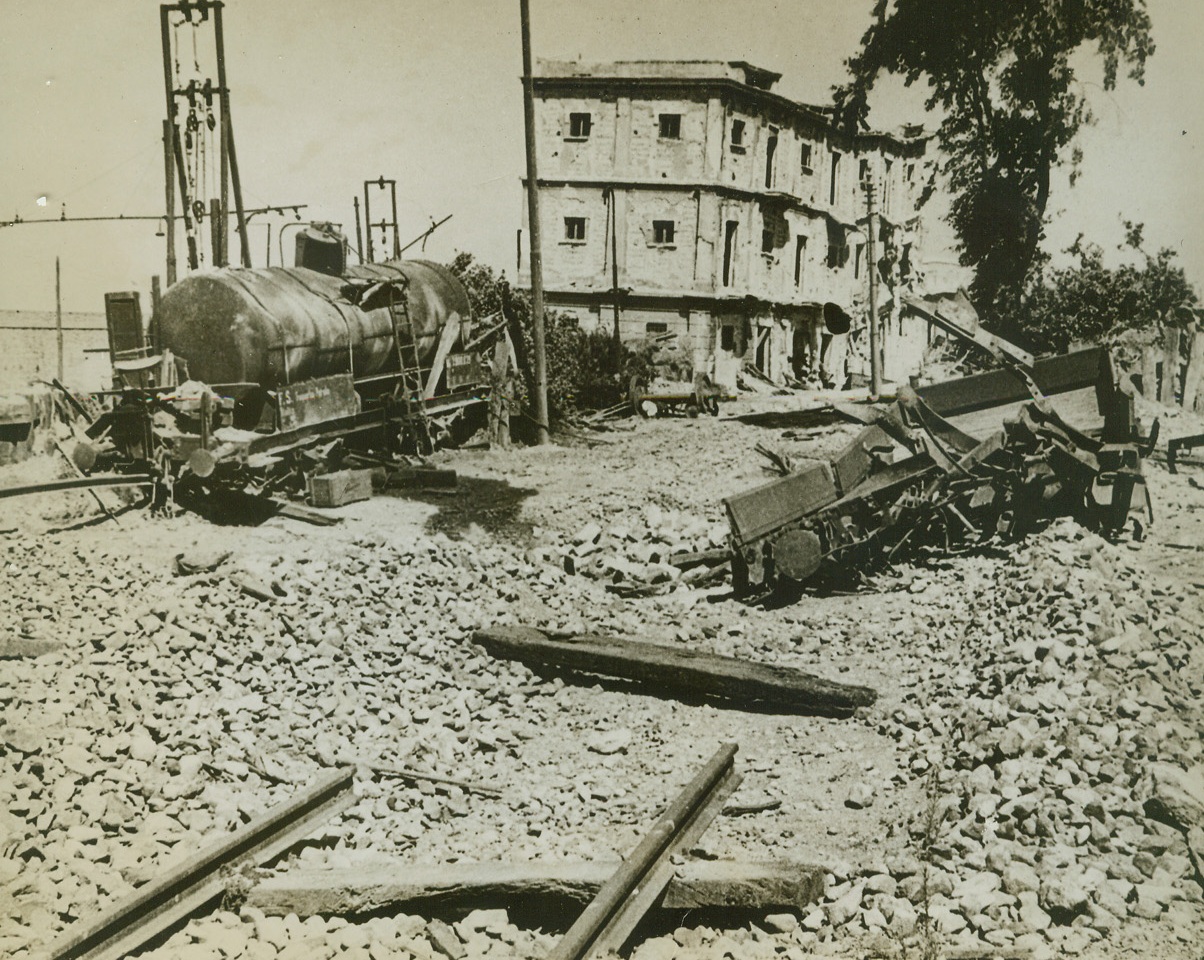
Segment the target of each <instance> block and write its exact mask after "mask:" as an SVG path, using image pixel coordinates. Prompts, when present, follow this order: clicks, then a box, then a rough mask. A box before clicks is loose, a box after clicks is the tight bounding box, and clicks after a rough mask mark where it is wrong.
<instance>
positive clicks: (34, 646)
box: [0, 637, 63, 660]
mask: <svg viewBox="0 0 1204 960" xmlns="http://www.w3.org/2000/svg"><path fill="white" fill-rule="evenodd" d="M62 648H63V645H62V644H61V643H59V642H58V641H57V640H37V639H34V638H32V637H5V638H3V639H0V660H23V659H26V658H33V657H40V656H43V655H44V654H47V653H54V651H56V650H61V649H62Z"/></svg>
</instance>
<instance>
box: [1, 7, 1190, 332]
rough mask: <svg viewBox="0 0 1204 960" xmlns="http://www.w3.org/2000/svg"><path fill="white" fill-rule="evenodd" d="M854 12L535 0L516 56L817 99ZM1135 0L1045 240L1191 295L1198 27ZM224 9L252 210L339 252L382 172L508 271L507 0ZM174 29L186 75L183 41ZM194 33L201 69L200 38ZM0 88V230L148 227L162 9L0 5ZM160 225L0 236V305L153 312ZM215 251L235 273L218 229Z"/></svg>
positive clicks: (416, 204)
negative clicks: (745, 84)
mask: <svg viewBox="0 0 1204 960" xmlns="http://www.w3.org/2000/svg"><path fill="white" fill-rule="evenodd" d="M872 5H873V2H872V0H789V2H787V0H782V2H779V0H740V2H738V3H735V2H732V0H571V2H569V0H560V2H557V0H531V19H532V42H533V48H534V51H535V55H536V56H537V57H547V58H553V59H574V58H578V57H580V58H581V59H584V60H627V59H717V60H747V61H750V62H752V63H755V64H757V65H760V66H765V67H768V68H770V69H773V70H775V71H778V72H780V73H781V74H782V75H783V77H782V80H781V81H779V84H778V87H777V89H778V91H779V92H781V93H783V94H785V95H787V96H791V97H794V98H797V99H801V100H806V101H809V102H824V101H826V100H827V98H828V95H829V91H830V88H831V87H832V86H833V85H834V84H836V83H839V82H840V81H841V80H842V79H843V78H844V68H843V63H844V60H845V58H846V57H848V56H849V55H850V54H851V53H852V52H853V51H854V50H855V49H856V47H857V44H858V41H859V39H860V37H861V35H862V33H863V32H864V29H865V27H866V26H867V25H868V22H869V13H870V10H871V8H872ZM1148 5H1149V10H1150V13H1151V16H1152V19H1153V24H1154V39H1155V42H1156V44H1157V51H1156V53H1155V55H1154V57H1153V58H1152V60H1151V61H1150V63H1149V66H1148V70H1147V80H1146V84H1145V86H1144V87H1139V86H1137V85H1136V84H1134V83H1132V82H1124V81H1122V83H1121V85H1120V87H1119V89H1117V90H1116V91H1112V92H1105V91H1104V90H1103V89H1102V78H1101V75H1100V72H1099V69H1098V66H1097V65H1096V64H1095V63H1094V62H1093V61H1092V60H1091V59H1090V58H1086V57H1084V58H1082V60H1083V65H1084V69H1083V71H1082V73H1081V74H1080V80H1081V82H1082V83H1083V88H1084V91H1085V93H1086V94H1087V96H1088V98H1089V100H1090V102H1091V105H1092V109H1093V112H1094V113H1095V115H1096V117H1097V123H1096V125H1095V126H1094V127H1092V128H1090V129H1088V130H1087V131H1085V132H1084V134H1083V135H1082V138H1081V141H1080V142H1081V145H1082V147H1083V150H1084V154H1085V160H1084V163H1083V166H1082V174H1081V178H1080V180H1079V182H1078V184H1077V185H1076V186H1075V187H1074V188H1073V189H1070V188H1069V186H1068V184H1067V183H1066V180H1065V177H1059V178H1057V179H1056V181H1055V190H1054V194H1053V197H1052V200H1051V204H1050V213H1051V215H1052V216H1051V224H1050V227H1049V229H1048V242H1047V244H1046V245H1047V247H1048V248H1049V249H1050V250H1051V251H1057V250H1059V249H1061V248H1064V247H1065V246H1067V245H1068V244H1069V243H1071V242H1072V241H1073V240H1074V238H1075V236H1076V235H1077V234H1078V233H1080V232H1082V233H1085V234H1086V235H1087V236H1088V237H1090V238H1091V239H1093V240H1095V241H1096V242H1099V243H1100V244H1101V245H1102V246H1104V247H1105V248H1106V249H1109V250H1110V251H1114V250H1115V248H1116V246H1117V245H1118V244H1119V243H1120V242H1121V240H1122V239H1123V228H1122V220H1124V219H1129V220H1134V221H1142V222H1144V223H1145V224H1146V230H1145V237H1146V241H1147V244H1148V246H1149V247H1150V248H1151V250H1153V249H1156V248H1158V247H1162V246H1170V247H1173V248H1174V249H1176V250H1178V251H1179V252H1180V257H1181V261H1182V262H1183V264H1184V266H1185V268H1186V270H1187V274H1188V278H1189V280H1191V281H1192V282H1194V283H1195V285H1196V287H1197V289H1198V290H1200V291H1201V292H1202V293H1204V217H1202V216H1201V210H1204V185H1202V183H1201V180H1200V177H1199V176H1198V174H1197V171H1198V170H1200V169H1201V163H1200V155H1201V148H1202V146H1204V144H1202V140H1201V138H1202V137H1204V71H1201V70H1200V69H1199V67H1198V55H1199V50H1201V49H1204V17H1202V16H1201V15H1200V13H1199V12H1198V9H1199V8H1198V0H1149V4H1148ZM224 18H225V33H226V62H227V78H228V83H229V86H230V90H231V118H232V122H233V128H234V133H235V143H236V147H237V153H238V160H239V166H240V172H241V179H242V186H243V193H244V199H245V202H246V205H247V206H248V207H257V206H268V205H293V204H307V205H308V206H307V208H306V209H305V210H304V211H302V215H303V216H304V218H305V219H307V220H308V219H314V220H331V221H334V222H336V223H342V224H343V226H344V229H345V230H346V231H347V232H348V234H349V235H351V236H352V238H353V241H354V213H353V207H352V198H353V197H355V196H357V195H362V190H363V186H362V185H363V181H364V180H366V179H375V178H377V177H380V176H383V177H386V178H392V179H395V180H397V182H398V218H399V220H400V222H401V235H402V240H403V243H404V242H405V241H407V240H409V239H410V238H412V237H415V236H417V235H419V234H420V233H422V231H423V230H425V229H426V228H427V227H428V226H429V225H430V223H431V222H432V221H433V220H441V219H443V218H444V217H447V216H449V215H450V216H451V218H452V219H451V220H450V221H448V222H447V223H446V224H444V225H443V226H442V227H441V228H440V229H439V230H438V231H436V232H435V234H434V235H433V236H432V237H431V238H430V240H429V241H428V243H427V245H426V249H425V252H424V253H423V254H422V255H425V256H427V257H429V258H431V259H434V260H441V261H447V260H449V259H450V258H451V257H452V256H453V255H454V253H455V252H456V251H459V250H467V251H469V252H470V253H472V254H473V255H475V256H476V257H477V258H478V259H479V260H482V261H484V262H486V263H488V264H490V265H492V266H494V267H495V268H497V269H500V270H505V271H507V272H508V273H509V274H511V275H513V273H514V254H515V237H516V230H518V229H519V227H520V226H522V223H521V217H522V202H521V193H520V190H521V187H520V182H519V178H520V176H521V175H522V173H523V125H522V124H523V113H522V87H521V83H520V79H519V78H520V75H521V70H522V59H521V46H520V35H519V4H518V0H441V2H438V3H429V2H428V3H417V2H413V0H342V2H340V3H337V4H332V3H329V2H317V0H228V2H227V4H226V7H225V13H224ZM182 34H183V36H184V39H185V45H184V51H185V54H184V55H185V60H186V61H187V60H188V59H191V37H192V34H191V33H190V32H189V31H188V30H187V29H185V30H184V31H182ZM197 36H198V38H199V39H200V41H201V44H202V46H201V47H200V49H199V51H198V59H200V60H202V61H204V59H205V54H206V49H205V47H204V44H206V43H211V36H212V34H211V33H210V32H208V31H204V32H200V33H198V34H197ZM187 66H188V64H187V62H185V67H187ZM0 90H3V100H2V103H0V220H9V219H13V218H14V217H15V216H20V217H22V218H24V219H26V220H32V219H35V218H38V217H57V216H58V215H59V213H60V211H61V210H62V205H63V204H65V205H66V213H67V215H68V216H70V217H85V216H114V215H117V214H124V215H126V216H134V215H158V214H161V213H162V211H163V206H164V194H163V154H162V143H161V124H162V118H163V115H164V111H165V95H164V85H163V67H162V59H161V48H160V39H159V4H158V2H155V0H106V2H104V3H97V2H95V0H54V2H53V3H45V4H36V3H33V2H28V0H0ZM919 108H920V98H918V97H917V96H916V91H902V92H900V91H899V90H892V89H891V88H890V87H888V88H887V90H886V92H885V93H884V94H883V96H882V98H881V100H880V102H879V103H878V104H877V105H876V107H875V111H876V112H875V114H873V115H872V116H871V120H873V121H876V125H881V126H891V125H893V124H895V123H898V122H902V121H903V120H917V121H919V122H924V119H925V118H924V117H923V116H922V115H919V114H918V113H916V111H918V110H919ZM933 125H934V124H933V122H932V121H929V126H930V127H931V126H933ZM215 165H216V161H215ZM210 176H211V177H212V176H214V174H213V172H212V171H210ZM379 196H380V195H379V194H374V195H373V197H372V199H373V201H374V206H373V216H374V219H378V218H379V215H378V213H377V211H378V210H379V209H383V207H378V206H376V201H377V200H378V198H379ZM40 201H41V202H40ZM292 219H293V215H292V213H291V212H290V213H289V214H288V216H287V218H280V217H278V216H275V215H270V216H264V215H257V216H256V217H254V218H252V220H251V222H250V227H249V232H250V246H251V250H252V258H253V262H254V264H255V265H256V266H259V265H262V264H263V262H264V258H265V252H266V250H265V248H266V246H267V239H268V224H271V236H272V253H271V257H272V263H273V264H278V263H279V262H280V260H279V248H278V236H279V228H280V226H281V225H282V224H283V223H284V222H286V220H292ZM157 227H158V225H157V224H156V222H154V221H146V222H129V223H88V224H59V223H52V224H32V223H31V224H25V225H20V226H15V227H7V228H0V309H27V310H49V309H53V308H54V296H55V294H54V260H55V257H60V258H61V260H62V290H63V294H62V295H63V307H64V309H65V310H68V311H92V312H99V311H102V310H103V294H104V292H105V291H112V290H140V291H143V300H144V304H149V296H150V295H149V290H150V277H151V275H152V274H155V273H159V274H164V273H165V267H164V256H165V249H164V241H163V239H162V238H161V237H157V236H156V235H155V234H156V230H157ZM291 234H292V231H289V232H288V233H286V235H285V236H286V245H285V253H286V255H287V257H288V260H289V262H291V249H290V247H291V242H292V236H291ZM231 245H232V251H233V255H234V258H235V259H236V257H237V249H238V248H237V239H236V237H235V235H234V231H233V230H231ZM938 246H939V245H938ZM180 247H181V254H182V243H181V244H180ZM415 253H418V250H417V248H415V250H413V251H411V254H410V255H413V254H415ZM1115 255H1116V256H1119V254H1115ZM933 256H934V258H940V257H941V256H945V257H949V256H951V254H949V253H947V252H946V253H944V254H942V253H941V252H940V251H939V249H937V250H934V251H933Z"/></svg>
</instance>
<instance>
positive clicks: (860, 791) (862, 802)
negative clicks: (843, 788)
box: [844, 783, 875, 810]
mask: <svg viewBox="0 0 1204 960" xmlns="http://www.w3.org/2000/svg"><path fill="white" fill-rule="evenodd" d="M874 795H875V791H874V788H873V787H872V786H870V785H869V784H868V783H855V784H853V786H852V787H851V788H849V792H848V795H847V796H846V797H845V800H844V805H845V806H846V807H848V808H849V809H851V810H864V809H865V808H866V807H868V806H871V805H872V804H873V802H874Z"/></svg>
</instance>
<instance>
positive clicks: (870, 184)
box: [865, 180, 882, 399]
mask: <svg viewBox="0 0 1204 960" xmlns="http://www.w3.org/2000/svg"><path fill="white" fill-rule="evenodd" d="M874 199H875V198H874V181H873V180H866V182H865V205H866V212H867V213H868V214H869V223H868V226H867V229H868V231H869V237H868V238H867V239H866V246H865V250H866V269H867V270H868V271H869V275H870V396H871V397H873V398H874V399H877V398H878V397H880V396H881V395H882V354H881V348H880V346H879V344H878V339H879V330H878V263H877V257H875V256H874V239H875V234H877V232H878V212H877V209H876V208H875V206H874Z"/></svg>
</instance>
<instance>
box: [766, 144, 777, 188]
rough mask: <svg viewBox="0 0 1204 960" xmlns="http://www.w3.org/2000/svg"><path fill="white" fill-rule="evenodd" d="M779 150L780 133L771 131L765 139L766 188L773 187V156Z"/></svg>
mask: <svg viewBox="0 0 1204 960" xmlns="http://www.w3.org/2000/svg"><path fill="white" fill-rule="evenodd" d="M777 152H778V135H777V131H771V132H770V134H769V139H768V140H766V141H765V189H766V190H769V189H770V188H772V187H773V157H774V154H775V153H777Z"/></svg>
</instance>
